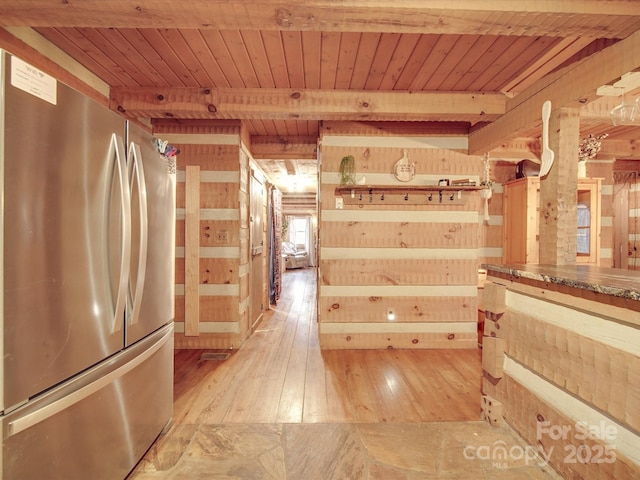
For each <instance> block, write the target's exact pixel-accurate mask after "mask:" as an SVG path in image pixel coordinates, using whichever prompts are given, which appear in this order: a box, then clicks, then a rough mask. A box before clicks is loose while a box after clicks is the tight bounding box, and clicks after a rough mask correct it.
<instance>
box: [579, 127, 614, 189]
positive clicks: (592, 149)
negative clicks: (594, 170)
mask: <svg viewBox="0 0 640 480" xmlns="http://www.w3.org/2000/svg"><path fill="white" fill-rule="evenodd" d="M608 136H609V134H608V133H603V134H602V135H598V136H593V135H592V134H589V135H588V136H586V137H585V138H583V139H582V140H580V145H579V146H578V178H585V177H586V176H587V160H590V159H592V158H595V156H596V155H597V154H598V152H599V151H600V149H601V148H602V140H604V139H605V138H607V137H608Z"/></svg>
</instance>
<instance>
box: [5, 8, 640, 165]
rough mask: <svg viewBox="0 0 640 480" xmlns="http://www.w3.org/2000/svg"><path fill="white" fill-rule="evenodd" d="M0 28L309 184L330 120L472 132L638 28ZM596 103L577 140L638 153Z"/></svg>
mask: <svg viewBox="0 0 640 480" xmlns="http://www.w3.org/2000/svg"><path fill="white" fill-rule="evenodd" d="M0 26H4V27H7V30H8V31H9V32H10V33H11V32H16V31H20V28H16V27H31V28H34V29H35V31H36V32H38V33H39V34H40V35H42V36H43V37H44V38H45V39H47V40H49V41H50V42H52V43H53V44H54V45H56V46H57V47H59V48H60V49H61V50H63V51H64V52H66V53H67V54H68V55H70V56H71V57H73V58H74V59H75V60H77V61H78V62H79V63H81V64H82V65H84V66H85V67H86V68H87V69H89V70H90V71H92V72H93V73H94V74H96V75H97V76H98V77H99V78H101V79H102V80H103V81H104V82H106V83H107V84H108V85H109V86H110V87H111V97H112V103H113V107H114V108H117V107H120V108H121V109H124V110H126V112H127V114H128V115H131V116H135V117H146V118H165V119H166V118H167V117H170V118H173V119H217V118H224V119H233V118H237V119H242V120H243V121H244V122H246V125H247V126H248V129H249V132H250V134H251V136H252V145H253V147H252V149H253V153H254V155H255V156H256V158H257V159H258V160H263V161H264V166H265V170H267V171H268V172H270V173H271V174H273V175H276V173H278V174H283V175H284V174H290V173H293V172H298V173H300V174H302V175H304V176H309V175H310V176H312V177H313V176H314V175H315V162H314V159H315V145H316V140H317V138H318V132H319V128H320V125H321V123H322V121H323V120H328V119H337V120H350V121H367V122H373V121H394V122H403V121H406V120H409V121H412V122H442V121H446V122H450V123H448V124H444V125H451V126H452V127H453V128H455V129H456V131H459V130H460V128H461V126H462V128H463V129H465V130H466V131H468V132H472V131H474V130H477V129H479V128H481V127H482V126H484V125H485V124H487V122H492V121H494V120H495V119H497V118H498V117H499V116H500V115H502V114H504V113H505V112H506V108H507V106H506V105H507V102H508V101H509V100H510V99H513V98H515V97H517V96H518V94H520V93H521V92H523V91H526V89H527V88H531V87H532V86H534V85H536V82H540V81H541V79H543V78H544V77H545V76H547V75H549V74H552V73H553V72H556V71H558V70H559V69H562V68H566V67H568V66H569V67H570V66H571V65H574V64H576V62H579V61H581V60H582V59H584V58H586V57H588V56H590V55H593V54H594V53H597V52H599V51H602V50H604V49H607V48H609V47H611V46H612V45H614V44H615V43H616V42H618V41H620V40H622V39H625V38H627V37H629V36H631V35H632V34H634V33H635V32H636V31H638V30H640V5H639V2H636V1H632V0H622V1H612V0H587V1H540V0H528V1H520V2H512V1H506V0H505V1H491V2H477V1H472V0H467V1H457V2H452V1H450V0H449V1H446V2H445V1H431V2H425V1H422V0H409V1H393V0H387V1H382V0H379V1H368V2H367V1H358V0H342V1H339V0H325V1H321V0H312V1H293V2H287V3H282V2H279V1H269V0H261V1H256V2H252V3H248V2H244V1H240V0H230V1H217V0H210V1H204V0H200V1H192V2H186V3H185V2H178V1H162V0H142V1H138V2H135V3H133V2H126V1H114V2H99V1H84V2H73V1H72V2H52V1H48V0H35V1H24V0H22V1H17V0H15V1H14V0H3V2H2V3H1V4H0ZM635 68H640V65H637V66H636V67H635ZM614 77H615V78H612V79H611V80H612V81H614V80H616V79H617V78H618V77H619V76H614ZM160 98H162V99H163V100H164V101H159V100H158V99H160ZM302 100H304V103H302ZM598 102H600V104H602V105H600V107H597V105H598ZM598 102H596V107H592V108H591V110H590V112H592V113H591V114H590V115H585V121H584V127H585V128H584V134H585V135H586V134H587V133H602V132H605V131H606V132H607V133H609V135H610V140H619V141H624V142H636V141H639V140H640V133H639V132H638V130H639V128H638V127H617V128H612V126H611V123H610V121H609V119H608V109H610V107H611V106H612V105H616V104H618V103H620V98H619V97H606V98H604V99H603V100H598ZM593 112H597V113H593ZM397 124H399V123H397ZM425 125H426V124H425ZM412 128H413V129H415V128H416V124H415V123H413V127H412ZM538 131H539V123H537V124H535V123H534V124H531V125H530V127H529V128H528V129H527V130H525V131H521V132H519V135H518V136H525V137H529V136H531V137H536V136H539V134H538V133H537V132H538Z"/></svg>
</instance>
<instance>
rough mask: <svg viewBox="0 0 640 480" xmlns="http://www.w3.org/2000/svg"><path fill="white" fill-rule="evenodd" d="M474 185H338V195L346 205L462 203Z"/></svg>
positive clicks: (336, 192)
mask: <svg viewBox="0 0 640 480" xmlns="http://www.w3.org/2000/svg"><path fill="white" fill-rule="evenodd" d="M482 188H483V187H478V186H473V185H450V186H439V185H412V186H407V185H346V186H340V187H337V188H336V191H335V194H336V197H342V198H343V202H344V203H345V204H346V205H462V204H464V203H466V201H467V198H466V197H467V194H468V192H471V191H477V190H482Z"/></svg>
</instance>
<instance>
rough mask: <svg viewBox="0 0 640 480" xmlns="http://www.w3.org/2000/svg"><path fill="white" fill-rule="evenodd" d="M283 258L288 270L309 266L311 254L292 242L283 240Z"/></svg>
mask: <svg viewBox="0 0 640 480" xmlns="http://www.w3.org/2000/svg"><path fill="white" fill-rule="evenodd" d="M282 258H283V260H284V265H285V267H286V269H287V270H289V269H292V268H306V267H308V266H309V254H308V253H307V252H306V250H298V249H297V248H296V246H295V245H294V244H293V243H291V242H282Z"/></svg>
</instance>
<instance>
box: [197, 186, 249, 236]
mask: <svg viewBox="0 0 640 480" xmlns="http://www.w3.org/2000/svg"><path fill="white" fill-rule="evenodd" d="M236 185H237V184H236ZM234 193H235V192H234ZM239 227H240V223H239V221H238V220H217V219H216V220H201V221H200V236H201V237H200V238H201V239H200V246H202V247H230V246H238V245H239V242H240V233H239Z"/></svg>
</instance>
